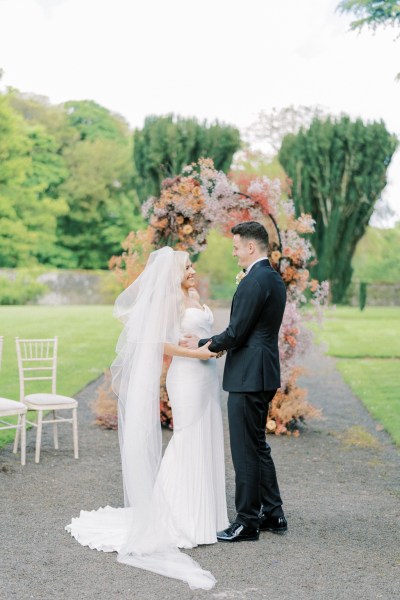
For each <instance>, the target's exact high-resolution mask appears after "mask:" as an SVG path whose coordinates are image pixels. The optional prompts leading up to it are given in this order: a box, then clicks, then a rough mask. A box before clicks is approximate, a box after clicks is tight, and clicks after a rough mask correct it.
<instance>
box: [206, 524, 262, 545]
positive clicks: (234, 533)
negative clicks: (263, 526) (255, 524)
mask: <svg viewBox="0 0 400 600" xmlns="http://www.w3.org/2000/svg"><path fill="white" fill-rule="evenodd" d="M259 535H260V531H259V529H250V527H245V526H244V525H242V524H241V523H232V525H230V527H228V529H224V531H218V532H217V540H218V541H219V542H255V541H256V540H258V537H259Z"/></svg>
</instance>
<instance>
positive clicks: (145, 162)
mask: <svg viewBox="0 0 400 600" xmlns="http://www.w3.org/2000/svg"><path fill="white" fill-rule="evenodd" d="M239 147H240V134H239V131H238V130H237V129H236V128H235V127H231V126H229V125H222V124H219V123H214V124H212V125H207V124H206V123H200V122H199V121H197V120H196V119H183V118H180V117H174V116H173V115H167V116H163V117H157V116H150V117H147V119H146V121H145V124H144V127H143V129H140V130H139V129H137V130H136V131H135V133H134V163H135V171H136V178H135V187H136V190H137V192H138V195H139V198H140V201H141V202H144V201H145V200H146V199H147V198H148V197H149V196H157V195H158V194H159V192H160V184H161V181H162V180H163V179H165V178H166V177H172V176H174V175H177V174H178V173H180V172H181V170H182V168H183V167H184V166H185V165H188V164H190V163H192V162H197V160H198V159H199V158H201V157H203V156H204V157H207V158H212V159H213V161H214V164H215V167H216V168H217V169H218V170H220V171H224V172H225V173H226V172H227V171H228V170H229V168H230V166H231V162H232V157H233V155H234V153H235V152H236V150H238V149H239Z"/></svg>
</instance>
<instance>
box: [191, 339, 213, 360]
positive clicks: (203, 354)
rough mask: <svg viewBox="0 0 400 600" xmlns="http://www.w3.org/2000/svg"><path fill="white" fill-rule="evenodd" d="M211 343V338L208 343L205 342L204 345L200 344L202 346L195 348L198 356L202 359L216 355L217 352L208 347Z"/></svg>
mask: <svg viewBox="0 0 400 600" xmlns="http://www.w3.org/2000/svg"><path fill="white" fill-rule="evenodd" d="M210 344H211V340H210V341H209V342H207V344H205V345H204V346H200V348H197V349H196V350H195V354H196V358H199V359H200V360H208V359H209V358H214V357H216V356H217V354H216V352H211V350H209V349H208V346H209V345H210Z"/></svg>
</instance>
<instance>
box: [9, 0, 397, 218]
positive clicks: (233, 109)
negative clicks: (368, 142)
mask: <svg viewBox="0 0 400 600" xmlns="http://www.w3.org/2000/svg"><path fill="white" fill-rule="evenodd" d="M337 4H338V0H301V1H300V0H274V1H273V0H198V1H196V2H194V1H191V0H0V67H1V68H2V69H3V70H4V72H5V75H4V77H3V80H2V87H3V89H4V87H5V86H13V87H16V88H18V89H20V90H21V91H23V92H34V93H36V94H41V95H45V96H48V97H49V98H50V100H51V102H54V103H58V102H63V101H66V100H78V99H79V100H80V99H93V100H95V101H97V102H99V103H100V104H102V105H104V106H106V107H107V108H109V109H111V110H112V111H115V112H118V113H120V114H121V115H123V116H124V117H125V118H126V119H127V121H128V122H129V123H130V125H131V126H132V127H136V126H139V127H140V126H141V125H142V124H143V120H144V118H145V117H146V115H148V114H165V113H168V112H173V113H175V114H180V115H183V116H196V117H198V118H200V119H207V120H209V121H212V120H214V119H219V120H220V121H224V122H227V123H231V124H234V125H237V126H238V127H239V128H245V127H246V126H248V125H249V124H250V123H251V122H253V121H254V119H255V117H256V116H257V114H258V113H259V111H260V110H266V111H268V110H271V109H272V108H273V107H276V108H278V109H279V108H282V107H285V106H289V105H292V104H293V105H295V106H296V105H319V106H321V107H323V108H324V109H325V110H326V111H327V112H331V113H333V114H339V113H341V112H344V113H347V114H349V115H351V116H352V117H356V116H360V117H362V118H363V119H364V120H372V119H383V120H384V121H385V123H386V125H387V127H388V129H389V130H390V131H392V132H393V133H397V134H398V135H400V124H399V112H400V111H399V107H400V83H396V82H395V81H394V78H395V75H396V74H397V73H398V72H399V71H400V40H397V41H394V40H395V37H396V32H395V31H394V30H393V29H386V30H382V31H379V32H377V33H376V34H375V35H374V34H372V33H370V32H369V31H364V32H362V33H361V34H357V33H351V32H349V22H350V18H349V17H348V16H344V15H340V14H339V13H337V12H335V8H336V6H337ZM389 181H390V183H389V185H388V187H387V189H386V191H385V194H386V198H387V201H388V202H389V204H390V205H391V207H392V208H393V209H394V210H395V211H396V216H395V217H394V219H393V218H392V219H391V220H390V221H386V224H390V223H393V222H394V220H396V219H397V220H399V219H400V152H399V151H398V152H397V154H396V157H395V159H394V160H393V162H392V166H391V168H390V171H389ZM375 222H376V221H375Z"/></svg>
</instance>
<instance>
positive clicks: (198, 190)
mask: <svg viewBox="0 0 400 600" xmlns="http://www.w3.org/2000/svg"><path fill="white" fill-rule="evenodd" d="M192 195H193V196H197V197H198V196H201V187H200V186H196V187H194V188H193V189H192Z"/></svg>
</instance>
